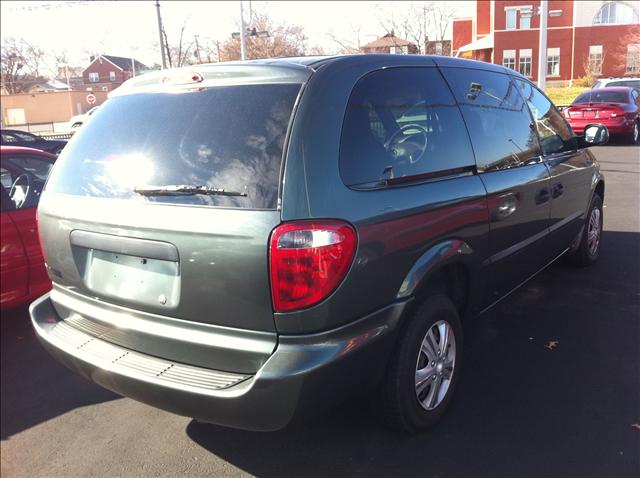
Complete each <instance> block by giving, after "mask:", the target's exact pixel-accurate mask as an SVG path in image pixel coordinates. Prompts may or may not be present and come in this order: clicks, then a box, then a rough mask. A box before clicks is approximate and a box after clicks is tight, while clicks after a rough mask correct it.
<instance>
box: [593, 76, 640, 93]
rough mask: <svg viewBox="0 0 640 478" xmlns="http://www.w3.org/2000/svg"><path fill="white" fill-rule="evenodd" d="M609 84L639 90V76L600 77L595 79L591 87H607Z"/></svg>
mask: <svg viewBox="0 0 640 478" xmlns="http://www.w3.org/2000/svg"><path fill="white" fill-rule="evenodd" d="M609 86H628V87H629V88H635V89H636V90H639V91H640V78H638V77H622V78H602V79H600V80H598V81H596V82H595V83H594V84H593V86H592V88H607V87H609Z"/></svg>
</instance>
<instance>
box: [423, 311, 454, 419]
mask: <svg viewBox="0 0 640 478" xmlns="http://www.w3.org/2000/svg"><path fill="white" fill-rule="evenodd" d="M455 364H456V339H455V335H454V332H453V327H452V326H451V324H449V323H448V322H447V321H445V320H440V321H438V322H436V323H435V324H433V325H432V326H431V327H430V328H429V330H428V331H427V333H426V335H425V336H424V338H423V339H422V345H421V347H420V352H419V353H418V359H417V361H416V373H415V390H416V397H417V398H418V402H420V405H421V406H422V408H424V409H426V410H433V409H434V408H436V407H437V406H438V405H440V403H442V401H443V400H444V398H445V396H446V395H447V391H448V390H449V386H450V385H451V379H452V378H453V371H454V368H455Z"/></svg>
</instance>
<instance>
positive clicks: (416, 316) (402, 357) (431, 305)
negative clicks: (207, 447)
mask: <svg viewBox="0 0 640 478" xmlns="http://www.w3.org/2000/svg"><path fill="white" fill-rule="evenodd" d="M406 320H407V322H406V324H405V325H404V327H403V329H402V330H401V332H400V336H399V337H398V342H397V344H396V347H395V349H394V352H393V356H392V358H391V362H390V363H389V366H388V369H387V372H386V375H385V378H384V380H383V382H382V384H381V386H380V388H379V390H378V394H377V396H376V397H375V399H374V403H373V405H374V412H375V413H376V415H377V416H378V417H379V418H380V419H381V420H382V421H383V422H384V423H385V424H386V425H388V426H390V427H392V428H395V429H398V430H404V431H407V432H418V431H420V430H424V429H427V428H430V427H432V426H433V425H435V423H436V422H437V421H438V420H440V418H441V417H442V416H443V415H444V413H445V411H446V409H447V407H448V405H449V403H450V402H451V397H452V396H453V394H454V391H455V388H456V383H457V381H458V377H459V375H460V365H461V358H462V326H461V324H460V318H459V316H458V311H457V310H456V308H455V306H454V305H453V303H452V302H451V299H449V297H447V296H446V295H444V294H434V295H430V296H428V297H427V298H426V299H425V300H424V301H423V302H422V303H421V304H420V305H419V306H418V307H417V308H416V309H415V310H414V311H413V312H412V313H411V315H410V316H409V317H407V318H406ZM445 337H447V338H446V339H445ZM443 345H444V349H443V348H440V347H442V346H443Z"/></svg>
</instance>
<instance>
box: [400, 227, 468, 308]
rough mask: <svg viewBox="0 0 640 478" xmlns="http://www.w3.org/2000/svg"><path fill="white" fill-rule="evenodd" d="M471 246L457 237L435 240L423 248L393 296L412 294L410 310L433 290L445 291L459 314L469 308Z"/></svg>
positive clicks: (408, 295) (410, 295)
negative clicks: (425, 249) (434, 243)
mask: <svg viewBox="0 0 640 478" xmlns="http://www.w3.org/2000/svg"><path fill="white" fill-rule="evenodd" d="M473 252H474V251H473V249H472V248H471V247H470V246H469V245H468V244H467V243H466V242H464V241H462V240H460V239H450V240H447V241H443V242H441V243H438V244H436V245H434V246H432V247H430V248H429V249H427V251H425V252H424V253H423V254H422V255H421V256H420V258H419V259H418V260H417V261H416V262H415V264H414V265H413V267H412V268H411V269H410V270H409V272H408V273H407V275H406V276H405V279H404V280H403V282H402V285H401V286H400V289H399V290H398V293H397V296H396V297H397V298H398V299H402V298H407V297H412V298H413V301H412V303H413V304H412V307H410V309H412V308H413V307H415V306H417V305H418V304H420V303H422V301H423V300H424V299H425V298H426V297H427V296H428V295H429V294H430V293H433V292H434V291H437V292H442V293H444V294H446V295H447V296H448V297H449V298H450V299H451V300H452V302H453V303H454V305H455V306H456V308H457V309H458V313H459V314H460V317H461V318H462V317H464V316H465V315H467V313H468V312H469V310H470V305H471V303H472V297H471V294H470V292H471V290H472V283H473V282H474V281H473V274H472V270H473V266H472V263H471V262H472V256H473Z"/></svg>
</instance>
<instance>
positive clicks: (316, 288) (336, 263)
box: [269, 220, 358, 312]
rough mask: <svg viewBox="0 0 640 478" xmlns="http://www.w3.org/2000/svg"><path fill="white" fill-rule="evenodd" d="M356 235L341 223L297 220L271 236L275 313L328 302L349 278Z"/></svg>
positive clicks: (280, 227)
mask: <svg viewBox="0 0 640 478" xmlns="http://www.w3.org/2000/svg"><path fill="white" fill-rule="evenodd" d="M357 242H358V241H357V238H356V232H355V231H354V229H353V228H352V227H351V226H350V225H349V224H347V223H344V222H341V221H325V220H322V221H296V222H291V223H286V224H282V225H280V226H278V227H276V228H275V229H274V230H273V232H272V234H271V243H270V247H269V268H270V275H271V297H272V299H273V308H274V310H275V311H276V312H289V311H292V310H297V309H304V308H306V307H310V306H312V305H314V304H317V303H318V302H321V301H322V300H324V299H326V298H327V297H328V296H329V295H330V294H331V293H332V292H333V291H334V290H336V288H337V287H338V285H340V283H341V282H342V280H343V279H344V277H345V276H346V274H347V272H348V270H349V267H350V266H351V262H352V261H353V256H354V255H355V252H356V246H357Z"/></svg>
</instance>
